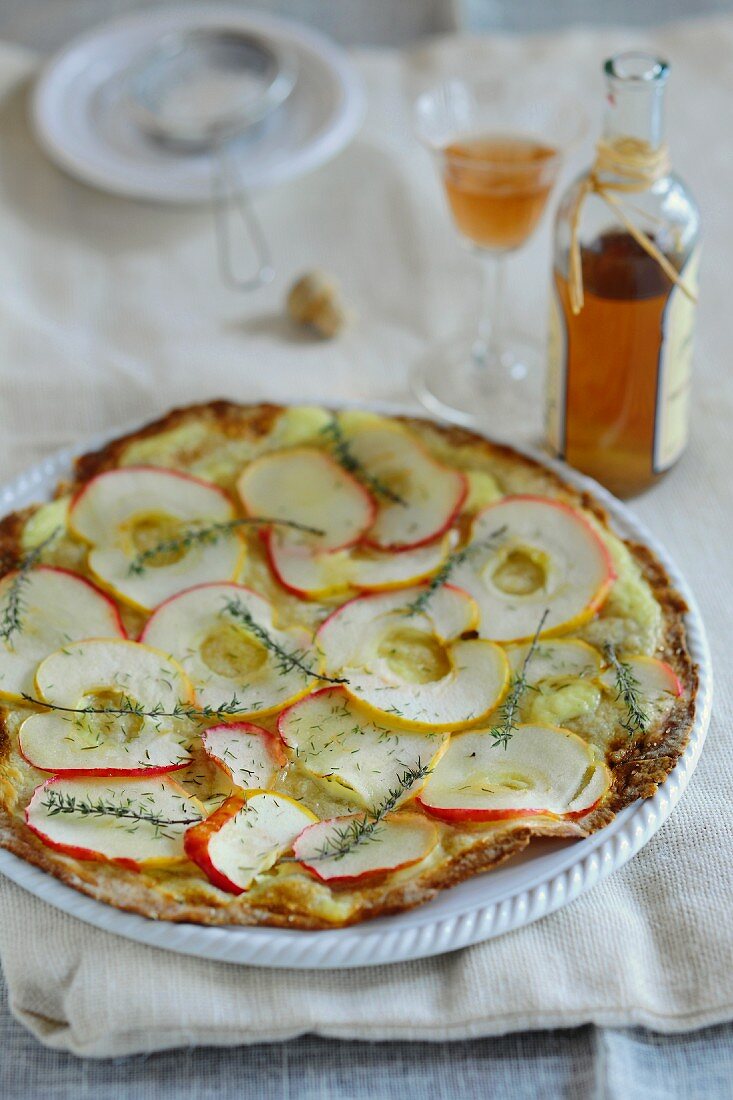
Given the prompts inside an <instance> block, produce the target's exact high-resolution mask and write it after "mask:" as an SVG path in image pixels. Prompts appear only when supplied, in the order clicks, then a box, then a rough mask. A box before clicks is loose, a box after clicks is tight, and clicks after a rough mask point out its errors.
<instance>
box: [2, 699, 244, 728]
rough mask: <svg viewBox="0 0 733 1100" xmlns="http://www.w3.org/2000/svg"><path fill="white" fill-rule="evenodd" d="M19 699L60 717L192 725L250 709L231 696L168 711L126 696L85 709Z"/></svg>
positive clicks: (182, 705)
mask: <svg viewBox="0 0 733 1100" xmlns="http://www.w3.org/2000/svg"><path fill="white" fill-rule="evenodd" d="M23 699H24V700H25V702H26V703H28V704H29V705H31V706H34V707H42V708H43V709H44V710H53V711H60V712H61V713H62V714H112V715H118V716H122V715H128V714H129V715H134V716H136V717H138V718H179V719H188V720H189V721H194V722H196V721H207V720H209V719H212V718H223V717H226V716H228V715H233V714H250V713H251V712H252V710H253V708H252V707H251V706H244V705H243V704H242V703H240V701H239V699H238V698H237V696H236V695H233V696H232V698H231V702H229V703H225V704H224V705H223V706H220V707H212V706H209V705H207V706H204V707H194V706H192V705H191V704H190V703H185V702H183V701H182V700H179V702H177V703H176V704H175V705H174V707H173V709H172V710H165V708H164V707H163V704H162V703H156V704H155V705H154V706H153V707H150V708H149V709H146V708H145V706H144V704H142V703H136V702H135V700H134V699H131V698H130V697H129V696H126V695H123V696H122V698H121V699H120V703H119V706H116V707H114V706H105V707H95V706H94V705H90V706H88V707H62V706H60V705H59V704H58V703H47V702H46V701H45V700H43V699H36V697H35V696H33V695H27V694H26V693H25V692H23Z"/></svg>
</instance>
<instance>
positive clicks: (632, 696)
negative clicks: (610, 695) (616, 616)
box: [603, 642, 649, 736]
mask: <svg viewBox="0 0 733 1100" xmlns="http://www.w3.org/2000/svg"><path fill="white" fill-rule="evenodd" d="M603 653H604V656H605V658H606V660H607V661H608V663H609V665H610V666H611V668H612V669H613V672H614V676H615V677H616V698H617V699H618V700H621V701H622V702H623V704H624V706H625V707H626V718H625V720H624V721H623V722H622V723H621V727H622V728H623V729H625V730H626V732H627V733H628V734H629V736H633V734H635V733H645V732H646V730H647V728H648V726H649V715H648V714H647V712H646V711H645V710H644V708H643V706H642V703H641V684H640V683H639V681H638V680H637V678H636V676H634V671H633V669H632V667H631V665H630V664H628V663H627V662H626V661H622V660H621V659H620V657H619V656H618V654H617V653H616V647H615V646H614V644H613V642H606V644H605V645H604V647H603Z"/></svg>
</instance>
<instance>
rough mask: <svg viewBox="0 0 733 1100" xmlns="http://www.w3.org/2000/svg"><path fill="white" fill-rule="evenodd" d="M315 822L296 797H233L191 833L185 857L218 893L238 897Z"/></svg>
mask: <svg viewBox="0 0 733 1100" xmlns="http://www.w3.org/2000/svg"><path fill="white" fill-rule="evenodd" d="M317 820H318V818H317V817H316V815H315V814H313V813H311V811H310V810H308V809H306V807H305V806H301V804H300V803H299V802H296V801H295V799H293V798H289V797H288V796H287V795H284V794H279V793H276V792H274V791H250V792H249V793H248V794H246V795H244V796H239V795H233V796H232V797H231V798H228V799H227V800H226V802H224V803H223V805H222V806H220V807H219V809H218V810H215V811H214V813H213V814H212V815H211V817H208V818H207V819H206V821H203V822H202V823H201V824H200V825H194V827H193V828H192V829H189V831H188V832H187V833H186V839H185V847H186V855H187V856H188V858H189V859H190V860H193V862H194V863H196V864H198V866H199V867H200V868H201V870H202V871H203V872H204V873H205V874H206V875H207V876H208V878H209V879H211V881H212V882H213V883H214V885H215V886H218V887H219V889H220V890H226V891H227V892H228V893H230V894H241V893H243V892H244V891H245V890H246V889H247V888H248V887H249V886H251V885H252V882H253V881H254V879H255V878H256V877H257V875H261V874H262V873H263V872H264V871H267V870H269V868H270V867H272V866H273V864H274V863H276V862H277V860H278V859H279V857H280V856H281V855H282V854H283V853H284V852H287V851H288V849H289V848H290V847H292V844H293V841H294V840H295V838H296V836H298V834H299V833H301V832H302V830H303V829H304V828H306V827H307V826H308V825H310V824H311V823H312V822H314V821H317Z"/></svg>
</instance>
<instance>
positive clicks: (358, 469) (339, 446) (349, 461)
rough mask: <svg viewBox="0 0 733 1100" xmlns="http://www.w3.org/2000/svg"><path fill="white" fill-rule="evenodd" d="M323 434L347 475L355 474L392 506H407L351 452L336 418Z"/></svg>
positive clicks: (403, 500) (322, 429)
mask: <svg viewBox="0 0 733 1100" xmlns="http://www.w3.org/2000/svg"><path fill="white" fill-rule="evenodd" d="M321 434H322V435H324V436H325V437H326V438H327V440H328V442H329V444H330V446H331V449H332V451H333V455H334V457H335V459H336V461H337V462H338V464H339V466H342V467H343V469H344V470H346V472H347V473H349V474H353V475H354V477H355V478H356V479H357V481H360V482H361V483H362V485H366V487H367V489H371V491H372V492H373V493H374V494H375V495H376V496H380V497H383V498H384V499H385V500H389V501H391V502H392V504H401V505H402V506H403V507H406V506H407V501H406V500H405V499H404V497H401V496H400V495H399V493H396V492H395V491H394V489H391V488H390V487H389V485H387V484H386V483H385V482H384V481H382V479H381V478H379V477H377V476H376V475H375V474H372V473H370V472H369V470H367V469H366V467H365V466H364V465H363V463H361V462H360V461H359V459H358V458H357V457H356V455H355V454H354V452H353V451H352V450H351V447H350V446H349V441H348V440H347V438H346V436H345V435H344V433H343V430H342V428H341V425H340V424H339V422H338V420H337V419H336V417H335V416H332V417H331V419H330V420H329V422H328V424H326V426H325V427H324V428H321Z"/></svg>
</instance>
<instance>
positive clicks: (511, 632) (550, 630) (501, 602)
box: [452, 496, 616, 642]
mask: <svg viewBox="0 0 733 1100" xmlns="http://www.w3.org/2000/svg"><path fill="white" fill-rule="evenodd" d="M471 544H472V545H473V547H474V551H473V552H472V553H471V554H469V555H468V556H467V557H466V559H465V561H463V562H462V563H460V564H459V565H458V566H457V567H456V569H455V570H454V571H453V573H452V580H453V581H454V583H455V584H457V585H459V586H460V587H462V588H465V590H466V591H467V592H469V593H470V594H471V595H472V596H473V597H474V599H475V600H476V602H477V604H478V607H479V612H480V616H481V625H480V633H481V636H482V637H483V638H491V639H492V640H493V641H497V642H521V641H528V640H529V639H530V638H532V637H533V635H534V633H535V630H536V629H537V626H538V624H539V621H540V619H541V617H542V614H543V612H544V610H545V608H548V609H549V614H548V615H547V618H546V620H545V622H544V626H543V628H542V636H543V637H545V636H548V635H551V634H563V633H567V632H568V631H570V630H573V629H575V628H577V627H578V626H580V625H581V624H582V623H584V622H587V621H588V619H590V618H592V617H593V615H595V613H596V611H597V610H598V609H599V607H600V606H601V604H602V603H603V601H604V600H605V598H606V596H607V594H608V591H609V589H610V587H611V585H612V583H613V581H614V580H615V576H616V575H615V573H614V570H613V565H612V562H611V555H610V553H609V551H608V549H607V547H606V546H605V544H604V543H603V541H602V540H601V538H600V536H599V535H598V534H597V533H596V531H595V530H594V529H593V527H592V526H591V524H590V522H589V521H588V520H587V519H586V518H585V516H583V515H582V513H581V512H579V511H577V510H576V509H575V508H571V507H570V506H569V505H567V504H563V503H562V502H561V501H555V500H546V499H545V498H544V497H532V496H516V497H505V498H504V500H501V501H499V503H498V504H491V505H489V507H488V508H485V509H484V510H483V512H480V513H479V515H477V516H476V519H475V520H474V523H473V526H472V530H471Z"/></svg>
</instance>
